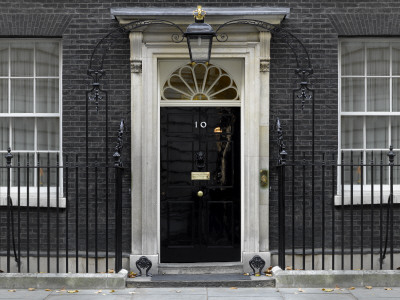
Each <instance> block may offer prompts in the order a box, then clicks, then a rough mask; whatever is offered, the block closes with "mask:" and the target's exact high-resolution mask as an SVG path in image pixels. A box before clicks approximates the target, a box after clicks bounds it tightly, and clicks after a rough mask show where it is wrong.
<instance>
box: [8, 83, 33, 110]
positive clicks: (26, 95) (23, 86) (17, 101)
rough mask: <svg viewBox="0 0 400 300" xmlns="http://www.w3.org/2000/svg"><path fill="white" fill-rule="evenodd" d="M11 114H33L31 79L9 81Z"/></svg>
mask: <svg viewBox="0 0 400 300" xmlns="http://www.w3.org/2000/svg"><path fill="white" fill-rule="evenodd" d="M11 112H12V113H33V79H12V80H11Z"/></svg>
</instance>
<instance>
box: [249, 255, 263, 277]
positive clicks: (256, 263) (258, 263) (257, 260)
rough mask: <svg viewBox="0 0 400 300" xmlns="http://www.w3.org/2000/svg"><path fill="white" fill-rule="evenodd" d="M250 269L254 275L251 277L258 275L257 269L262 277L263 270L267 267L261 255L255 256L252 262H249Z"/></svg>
mask: <svg viewBox="0 0 400 300" xmlns="http://www.w3.org/2000/svg"><path fill="white" fill-rule="evenodd" d="M249 265H250V268H251V269H252V270H253V273H252V274H251V275H256V274H257V273H256V269H258V274H260V275H261V271H262V269H263V268H264V267H265V260H263V259H262V258H261V256H259V255H255V256H254V257H253V258H252V259H251V260H250V261H249Z"/></svg>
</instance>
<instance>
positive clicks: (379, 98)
mask: <svg viewBox="0 0 400 300" xmlns="http://www.w3.org/2000/svg"><path fill="white" fill-rule="evenodd" d="M389 84H390V80H389V78H368V79H367V94H368V96H367V110H368V111H389V108H390V106H389V105H390V104H389V95H390V94H389V93H390V90H389Z"/></svg>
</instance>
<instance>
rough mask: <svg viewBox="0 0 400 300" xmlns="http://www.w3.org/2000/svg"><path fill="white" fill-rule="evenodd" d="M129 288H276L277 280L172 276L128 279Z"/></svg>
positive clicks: (227, 275)
mask: <svg viewBox="0 0 400 300" xmlns="http://www.w3.org/2000/svg"><path fill="white" fill-rule="evenodd" d="M126 286H127V287H128V288H134V287H135V288H144V287H147V288H149V287H152V288H163V287H164V288H182V287H274V286H275V279H274V278H273V277H267V276H258V277H257V276H245V275H243V274H170V275H154V276H153V277H136V278H128V280H127V282H126Z"/></svg>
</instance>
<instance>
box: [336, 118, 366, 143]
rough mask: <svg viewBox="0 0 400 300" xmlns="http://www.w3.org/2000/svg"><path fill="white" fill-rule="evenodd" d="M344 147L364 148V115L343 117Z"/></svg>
mask: <svg viewBox="0 0 400 300" xmlns="http://www.w3.org/2000/svg"><path fill="white" fill-rule="evenodd" d="M341 125H342V130H341V131H342V149H352V148H356V149H361V148H363V117H342V123H341Z"/></svg>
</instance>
